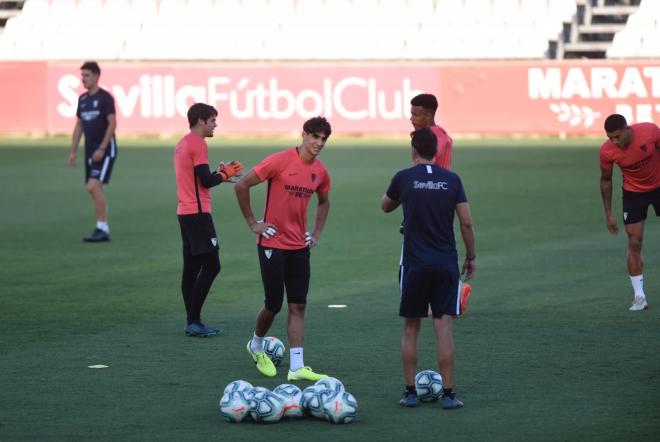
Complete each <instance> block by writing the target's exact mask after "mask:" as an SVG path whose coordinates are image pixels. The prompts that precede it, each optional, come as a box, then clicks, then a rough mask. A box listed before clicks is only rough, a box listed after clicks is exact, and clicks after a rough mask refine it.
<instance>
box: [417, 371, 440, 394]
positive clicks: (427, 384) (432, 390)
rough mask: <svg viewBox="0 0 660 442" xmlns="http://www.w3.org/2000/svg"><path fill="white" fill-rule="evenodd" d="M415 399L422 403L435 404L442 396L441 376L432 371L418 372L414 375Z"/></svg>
mask: <svg viewBox="0 0 660 442" xmlns="http://www.w3.org/2000/svg"><path fill="white" fill-rule="evenodd" d="M415 389H416V390H417V398H418V399H419V400H420V401H422V402H435V401H437V400H438V399H440V396H442V376H440V374H439V373H436V372H435V371H433V370H424V371H420V372H419V373H417V374H416V375H415Z"/></svg>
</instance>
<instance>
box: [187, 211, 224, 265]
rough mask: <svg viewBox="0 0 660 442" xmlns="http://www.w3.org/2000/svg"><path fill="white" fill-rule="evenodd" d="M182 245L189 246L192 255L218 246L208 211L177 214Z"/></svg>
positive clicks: (214, 249)
mask: <svg viewBox="0 0 660 442" xmlns="http://www.w3.org/2000/svg"><path fill="white" fill-rule="evenodd" d="M178 218H179V226H180V227H181V239H182V240H183V246H184V247H190V254H191V255H192V256H197V255H201V254H202V253H209V252H213V251H216V250H218V249H219V248H220V244H219V242H218V236H217V235H216V234H215V226H214V225H213V218H212V217H211V214H210V213H195V214H192V215H178Z"/></svg>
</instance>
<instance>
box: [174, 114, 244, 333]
mask: <svg viewBox="0 0 660 442" xmlns="http://www.w3.org/2000/svg"><path fill="white" fill-rule="evenodd" d="M217 116H218V111H217V110H215V108H213V107H212V106H209V105H208V104H204V103H196V104H193V105H192V106H191V107H190V109H188V124H189V125H190V133H189V134H188V135H186V136H185V137H183V138H182V139H181V141H179V142H178V143H177V145H176V149H175V150H174V171H175V172H176V187H177V198H178V205H177V209H176V213H177V216H178V218H179V226H180V228H181V239H182V241H183V272H182V275H181V293H182V295H183V302H184V304H185V306H186V316H187V324H186V327H185V329H184V331H185V333H186V334H187V335H188V336H201V337H206V336H213V335H217V334H218V333H220V332H221V329H218V328H214V327H207V326H205V325H204V324H203V323H202V319H201V314H202V306H203V305H204V301H205V300H206V296H207V295H208V293H209V290H210V289H211V284H213V281H214V280H215V277H216V276H217V275H218V273H220V256H219V252H218V250H219V247H220V246H219V241H218V237H217V235H216V233H215V226H214V225H213V218H212V217H211V190H210V189H211V187H215V186H217V185H218V184H220V183H224V182H227V181H231V179H232V177H234V176H235V175H240V174H241V173H242V172H243V166H241V163H239V162H237V161H232V162H231V163H229V164H224V163H220V165H219V166H218V170H217V171H214V172H211V169H210V168H209V152H208V146H207V144H206V141H205V140H204V139H205V138H207V137H212V136H213V131H214V130H215V128H216V126H217V125H218V124H217V123H216V117H217Z"/></svg>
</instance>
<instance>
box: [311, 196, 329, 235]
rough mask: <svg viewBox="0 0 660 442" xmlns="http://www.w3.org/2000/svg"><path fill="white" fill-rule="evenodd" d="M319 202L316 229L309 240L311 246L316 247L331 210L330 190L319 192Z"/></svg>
mask: <svg viewBox="0 0 660 442" xmlns="http://www.w3.org/2000/svg"><path fill="white" fill-rule="evenodd" d="M317 199H318V204H317V206H316V222H315V223H314V231H312V237H311V238H310V240H309V247H314V246H315V245H316V244H318V242H319V239H320V238H321V232H322V231H323V227H325V222H326V220H327V219H328V212H329V211H330V196H329V194H328V192H318V193H317Z"/></svg>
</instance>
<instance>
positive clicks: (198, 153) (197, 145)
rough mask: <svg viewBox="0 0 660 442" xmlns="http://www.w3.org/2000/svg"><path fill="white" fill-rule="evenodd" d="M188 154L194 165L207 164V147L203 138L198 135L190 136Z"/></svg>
mask: <svg viewBox="0 0 660 442" xmlns="http://www.w3.org/2000/svg"><path fill="white" fill-rule="evenodd" d="M190 155H191V156H192V161H193V166H194V167H197V166H199V165H200V164H209V149H208V147H207V146H206V143H205V142H204V140H203V139H202V138H200V137H198V136H193V137H190Z"/></svg>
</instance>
